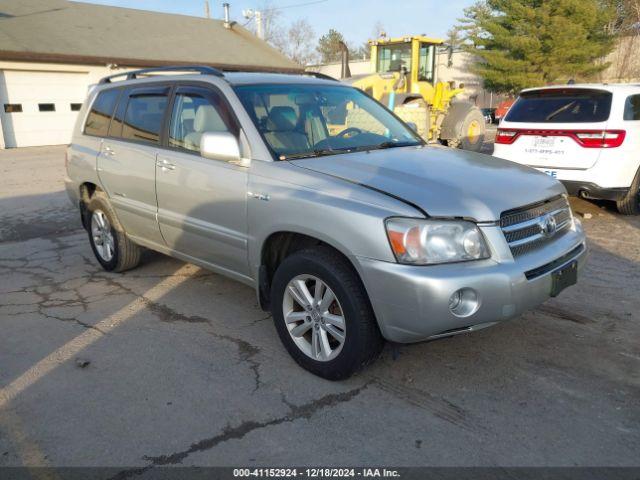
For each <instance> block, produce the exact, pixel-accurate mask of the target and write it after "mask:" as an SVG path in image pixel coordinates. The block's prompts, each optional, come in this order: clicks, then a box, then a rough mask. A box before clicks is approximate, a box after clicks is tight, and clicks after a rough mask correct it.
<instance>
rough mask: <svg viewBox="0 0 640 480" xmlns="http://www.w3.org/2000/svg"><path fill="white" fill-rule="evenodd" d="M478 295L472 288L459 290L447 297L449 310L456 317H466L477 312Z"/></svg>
mask: <svg viewBox="0 0 640 480" xmlns="http://www.w3.org/2000/svg"><path fill="white" fill-rule="evenodd" d="M479 305H480V302H479V300H478V294H477V293H476V291H475V290H474V289H472V288H461V289H460V290H457V291H455V292H453V294H452V295H451V297H449V310H450V311H451V313H453V314H454V315H455V316H456V317H468V316H469V315H473V314H474V313H476V311H477V310H478V306H479Z"/></svg>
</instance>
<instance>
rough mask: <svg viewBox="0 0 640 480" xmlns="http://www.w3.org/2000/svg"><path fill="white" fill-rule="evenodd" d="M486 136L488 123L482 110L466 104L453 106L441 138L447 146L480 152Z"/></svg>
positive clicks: (446, 118)
mask: <svg viewBox="0 0 640 480" xmlns="http://www.w3.org/2000/svg"><path fill="white" fill-rule="evenodd" d="M485 134H486V121H485V119H484V115H483V114H482V112H481V111H480V109H478V108H477V107H475V106H473V105H471V104H468V103H465V102H460V103H454V104H452V105H451V108H450V110H449V112H448V113H447V116H446V117H445V119H444V121H443V123H442V130H441V138H442V139H444V141H445V143H446V145H447V146H449V147H451V148H461V149H462V150H469V151H471V152H479V151H480V150H482V146H483V145H484V138H485Z"/></svg>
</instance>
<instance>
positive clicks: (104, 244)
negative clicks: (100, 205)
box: [91, 210, 115, 262]
mask: <svg viewBox="0 0 640 480" xmlns="http://www.w3.org/2000/svg"><path fill="white" fill-rule="evenodd" d="M91 237H92V238H93V244H94V246H95V247H96V251H97V252H98V255H99V256H100V258H101V259H102V260H104V261H105V262H109V261H111V259H112V258H113V255H114V254H115V242H114V240H113V233H112V232H111V224H110V223H109V219H108V218H107V216H106V215H105V214H104V212H103V211H102V210H95V211H94V212H93V214H92V215H91Z"/></svg>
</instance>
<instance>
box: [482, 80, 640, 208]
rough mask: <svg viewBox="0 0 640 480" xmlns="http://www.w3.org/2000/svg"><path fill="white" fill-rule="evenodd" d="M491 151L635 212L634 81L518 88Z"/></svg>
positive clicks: (638, 184)
mask: <svg viewBox="0 0 640 480" xmlns="http://www.w3.org/2000/svg"><path fill="white" fill-rule="evenodd" d="M493 154H494V155H495V156H496V157H500V158H504V159H507V160H511V161H514V162H518V163H522V164H525V165H529V166H531V167H535V168H537V169H538V170H541V171H543V172H545V173H547V174H549V175H551V176H552V177H554V178H557V179H558V180H560V181H562V183H564V185H565V187H566V188H567V190H568V192H569V193H570V194H571V195H577V196H581V197H584V198H590V199H603V200H613V201H616V202H617V206H618V210H619V211H620V213H623V214H627V215H632V214H638V213H640V197H639V193H638V192H639V190H640V85H631V84H625V85H606V84H600V85H563V86H554V87H545V88H535V89H529V90H524V91H523V92H521V93H520V96H519V98H518V99H517V101H516V102H515V103H514V104H513V106H512V107H511V109H510V110H509V113H508V114H507V116H506V117H505V118H504V120H503V121H502V122H501V123H500V128H499V129H498V133H497V135H496V140H495V150H494V153H493Z"/></svg>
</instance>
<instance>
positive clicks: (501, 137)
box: [495, 128, 520, 145]
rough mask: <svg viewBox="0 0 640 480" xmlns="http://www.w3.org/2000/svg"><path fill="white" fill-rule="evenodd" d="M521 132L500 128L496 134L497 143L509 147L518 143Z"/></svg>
mask: <svg viewBox="0 0 640 480" xmlns="http://www.w3.org/2000/svg"><path fill="white" fill-rule="evenodd" d="M519 133H520V132H518V131H517V130H506V129H503V128H499V129H498V132H497V133H496V140H495V142H496V143H502V144H505V145H509V144H511V143H513V142H515V141H516V138H518V135H519Z"/></svg>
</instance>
